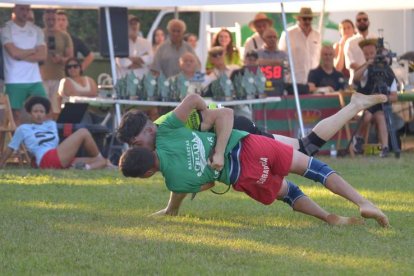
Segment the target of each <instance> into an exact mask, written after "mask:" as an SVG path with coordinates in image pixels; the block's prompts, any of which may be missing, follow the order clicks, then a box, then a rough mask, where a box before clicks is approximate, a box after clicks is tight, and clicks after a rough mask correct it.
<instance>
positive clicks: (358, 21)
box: [344, 12, 376, 84]
mask: <svg viewBox="0 0 414 276" xmlns="http://www.w3.org/2000/svg"><path fill="white" fill-rule="evenodd" d="M355 26H356V27H357V30H358V33H356V34H355V35H354V36H352V37H351V38H350V39H348V40H347V41H346V43H345V46H344V54H345V66H346V68H347V69H348V70H349V73H350V78H349V84H352V83H353V80H354V74H355V70H357V69H358V68H359V67H360V66H361V65H362V64H364V63H365V57H364V53H363V52H362V50H361V48H360V47H359V45H358V43H359V42H360V41H361V40H364V39H370V38H376V37H375V36H374V35H372V34H370V33H369V32H368V28H369V18H368V15H367V14H366V13H365V12H359V13H357V15H356V18H355Z"/></svg>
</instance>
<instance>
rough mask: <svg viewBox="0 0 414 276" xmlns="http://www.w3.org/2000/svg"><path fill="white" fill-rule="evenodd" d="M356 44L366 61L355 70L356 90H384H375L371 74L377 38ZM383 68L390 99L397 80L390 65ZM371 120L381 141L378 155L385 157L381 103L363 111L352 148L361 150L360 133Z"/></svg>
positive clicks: (386, 145)
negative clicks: (357, 84)
mask: <svg viewBox="0 0 414 276" xmlns="http://www.w3.org/2000/svg"><path fill="white" fill-rule="evenodd" d="M358 45H359V46H360V47H361V49H362V52H363V53H364V57H365V60H366V62H364V64H362V65H361V67H359V68H358V69H357V70H356V71H355V75H354V78H355V80H356V81H358V82H359V86H358V90H357V91H358V92H361V93H363V94H367V95H370V94H373V93H380V92H384V91H377V90H375V88H376V89H378V87H376V80H375V78H373V74H372V72H373V69H374V68H373V67H372V63H373V61H374V58H375V55H376V54H377V48H376V45H377V39H365V40H362V41H360V42H359V44H358ZM384 70H385V72H386V74H384V76H383V78H384V79H383V80H384V82H385V83H386V85H387V88H388V90H389V91H390V92H391V94H393V95H392V96H391V99H393V98H394V97H393V96H394V95H396V94H397V82H396V79H395V75H394V73H393V71H392V69H391V68H390V67H385V68H384ZM371 121H375V123H376V125H377V133H378V138H379V141H380V143H381V152H380V157H387V156H388V154H389V149H388V129H387V124H386V122H385V116H384V111H383V110H382V105H381V104H377V105H374V106H372V107H370V108H368V109H367V110H366V111H365V112H364V118H363V122H362V124H361V126H360V127H359V129H358V132H357V134H356V135H355V136H354V139H353V146H354V150H355V152H356V153H362V152H363V150H362V145H363V144H364V143H365V141H364V139H363V136H362V135H363V134H364V133H366V131H367V129H368V125H369V123H370V122H371Z"/></svg>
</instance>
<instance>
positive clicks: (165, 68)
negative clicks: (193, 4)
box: [151, 19, 195, 78]
mask: <svg viewBox="0 0 414 276" xmlns="http://www.w3.org/2000/svg"><path fill="white" fill-rule="evenodd" d="M167 30H168V33H169V38H168V39H167V40H166V41H165V42H164V43H163V44H161V45H160V47H159V48H158V50H157V53H156V54H155V56H154V63H153V64H152V67H151V69H152V70H153V71H154V73H155V74H160V73H162V74H164V76H165V77H167V78H169V77H171V76H174V75H177V74H178V73H179V72H180V65H179V59H180V57H181V56H182V55H183V54H184V53H186V52H190V53H192V54H194V55H195V52H194V49H193V48H192V47H191V46H190V44H188V43H187V42H185V41H184V40H183V38H184V32H185V30H186V25H185V23H184V21H182V20H179V19H172V20H170V21H169V22H168V25H167Z"/></svg>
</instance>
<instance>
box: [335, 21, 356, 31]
mask: <svg viewBox="0 0 414 276" xmlns="http://www.w3.org/2000/svg"><path fill="white" fill-rule="evenodd" d="M345 23H349V24H351V26H352V29H355V25H354V22H352V20H351V19H344V20H342V21H341V23H340V24H339V25H341V26H342V25H344V24H345Z"/></svg>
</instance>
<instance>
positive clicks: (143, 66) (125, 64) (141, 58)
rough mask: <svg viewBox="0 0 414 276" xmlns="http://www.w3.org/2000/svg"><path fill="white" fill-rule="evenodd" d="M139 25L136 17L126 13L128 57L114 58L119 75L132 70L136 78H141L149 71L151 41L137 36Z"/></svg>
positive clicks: (151, 57) (124, 74) (151, 58)
mask: <svg viewBox="0 0 414 276" xmlns="http://www.w3.org/2000/svg"><path fill="white" fill-rule="evenodd" d="M140 25H141V24H140V21H139V19H138V17H136V16H135V15H132V14H130V15H128V37H129V39H128V43H129V57H127V58H116V65H117V68H118V76H119V77H125V76H126V75H127V74H128V73H129V72H131V71H132V72H134V74H135V76H136V77H137V78H139V79H142V77H143V76H144V75H145V74H146V73H148V72H149V66H150V65H151V64H152V60H153V58H154V56H153V54H152V46H151V43H150V42H149V41H148V40H146V39H145V38H142V37H139V36H138V33H139V29H140Z"/></svg>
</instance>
